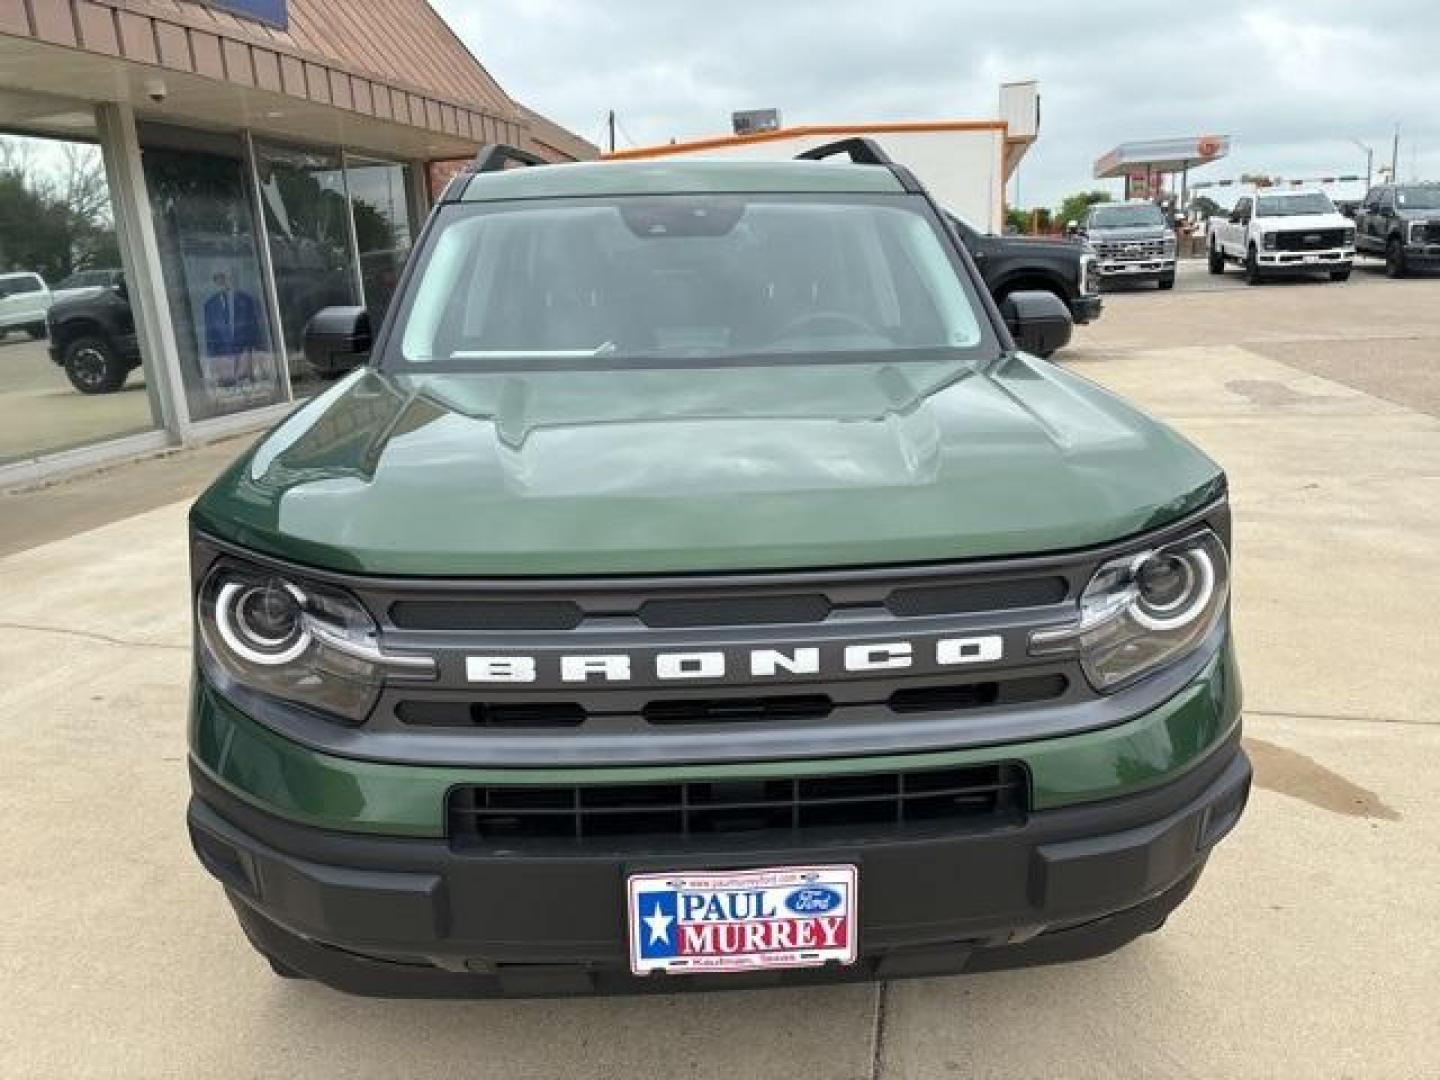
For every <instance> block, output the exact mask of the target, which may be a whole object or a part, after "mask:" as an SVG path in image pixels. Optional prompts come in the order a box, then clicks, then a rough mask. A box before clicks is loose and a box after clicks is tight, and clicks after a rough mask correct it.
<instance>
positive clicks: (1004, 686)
mask: <svg viewBox="0 0 1440 1080" xmlns="http://www.w3.org/2000/svg"><path fill="white" fill-rule="evenodd" d="M1069 685H1070V682H1069V680H1068V679H1067V678H1066V677H1065V676H1064V675H1063V674H1060V673H1057V672H1051V673H1048V674H1044V675H1027V676H1017V677H1014V678H1004V679H985V680H980V681H975V682H963V683H942V684H940V685H935V686H918V687H906V688H903V689H899V690H895V691H893V692H891V693H889V694H888V695H886V696H882V697H880V698H874V699H869V700H851V701H844V702H836V700H835V699H834V698H833V697H832V696H831V695H830V694H828V693H826V694H820V693H797V694H768V695H724V696H705V695H699V694H697V695H695V696H686V697H664V698H655V699H652V700H649V701H646V702H645V703H644V704H642V705H640V706H639V708H638V713H639V715H640V717H641V718H643V720H644V722H645V723H647V724H651V725H656V726H661V727H665V726H678V725H694V724H745V723H755V722H757V721H766V720H769V721H779V720H818V719H823V718H825V717H828V716H832V715H833V714H835V713H836V711H837V709H838V710H840V711H841V712H845V711H848V710H856V709H861V710H863V709H874V708H877V707H878V708H883V709H886V710H888V711H889V712H892V713H902V714H903V713H927V712H935V713H941V712H943V713H955V712H962V711H964V710H967V709H983V708H998V707H1003V706H1013V705H1027V704H1037V703H1040V702H1045V701H1054V700H1056V699H1058V698H1060V697H1062V696H1063V695H1064V694H1065V691H1066V690H1067V689H1068V688H1069ZM602 700H603V699H602ZM395 715H396V716H397V717H398V718H399V719H400V722H401V723H403V724H405V725H406V726H407V727H418V728H506V727H508V728H546V727H550V728H570V727H578V726H580V725H582V724H586V723H590V722H596V723H600V724H613V723H614V722H615V721H617V720H623V719H624V718H626V717H628V716H630V715H631V714H630V713H629V712H627V711H625V710H623V709H622V710H619V711H612V710H606V709H604V708H603V707H593V708H592V707H590V706H588V705H587V704H586V703H584V702H581V701H548V702H536V701H517V702H507V701H503V700H500V701H474V700H466V699H456V700H452V701H436V700H426V699H423V698H407V699H405V700H402V701H399V702H397V703H396V704H395Z"/></svg>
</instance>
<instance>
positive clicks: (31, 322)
mask: <svg viewBox="0 0 1440 1080" xmlns="http://www.w3.org/2000/svg"><path fill="white" fill-rule="evenodd" d="M49 308H50V290H49V289H48V288H47V287H46V286H45V279H44V278H42V277H41V276H40V275H39V274H31V273H28V272H22V273H15V274H0V337H4V336H5V335H6V334H8V333H9V332H10V331H11V330H23V331H24V332H25V333H27V334H29V335H30V336H31V337H32V338H36V339H37V340H38V339H39V338H42V337H44V336H45V312H46V311H48V310H49Z"/></svg>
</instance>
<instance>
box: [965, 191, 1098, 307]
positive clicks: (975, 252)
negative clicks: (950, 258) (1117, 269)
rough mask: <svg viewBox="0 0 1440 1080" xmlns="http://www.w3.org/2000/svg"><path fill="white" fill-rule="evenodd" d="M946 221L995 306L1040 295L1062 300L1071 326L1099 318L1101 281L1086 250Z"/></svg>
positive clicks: (1091, 254) (1064, 242)
mask: <svg viewBox="0 0 1440 1080" xmlns="http://www.w3.org/2000/svg"><path fill="white" fill-rule="evenodd" d="M945 217H946V218H947V219H948V220H949V222H950V227H951V228H952V229H954V230H955V233H956V235H957V236H959V238H960V242H961V243H962V244H964V245H965V249H966V250H967V251H969V252H970V257H971V258H972V259H974V260H975V266H976V268H977V269H978V270H979V271H980V276H981V277H982V278H984V279H985V287H986V288H988V289H989V290H990V295H991V296H993V297H995V302H996V303H997V304H1003V303H1004V302H1005V299H1006V298H1007V297H1008V296H1009V295H1010V294H1011V293H1014V292H1022V291H1031V290H1041V291H1044V292H1050V293H1054V294H1055V295H1056V296H1058V297H1059V298H1060V299H1061V300H1063V301H1064V302H1065V306H1066V307H1067V308H1069V309H1070V317H1071V319H1073V320H1074V321H1075V322H1076V323H1088V322H1093V321H1094V320H1096V319H1098V318H1099V317H1100V307H1101V299H1100V278H1099V274H1098V272H1097V270H1096V265H1095V254H1094V252H1092V251H1091V250H1090V248H1089V246H1088V245H1086V244H1083V243H1079V242H1077V241H1074V240H1048V239H1045V238H1044V237H1038V236H996V235H995V234H994V233H983V232H981V231H980V230H979V229H977V228H975V226H973V225H971V224H970V223H969V222H967V221H965V220H964V219H963V218H960V217H957V216H956V215H955V214H952V213H950V212H949V211H946V213H945Z"/></svg>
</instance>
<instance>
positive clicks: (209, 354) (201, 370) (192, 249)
mask: <svg viewBox="0 0 1440 1080" xmlns="http://www.w3.org/2000/svg"><path fill="white" fill-rule="evenodd" d="M141 149H142V160H143V162H144V167H145V183H146V186H147V188H148V189H149V193H150V210H151V214H152V216H153V217H154V220H155V239H156V241H157V243H158V245H159V248H160V265H161V272H162V275H163V277H164V280H165V291H166V294H167V296H168V298H169V301H170V319H171V322H172V323H173V324H174V328H175V343H176V346H177V349H178V352H179V358H180V370H181V378H182V380H183V385H184V391H185V397H186V400H187V402H188V404H189V409H190V416H191V418H192V419H195V420H204V419H207V418H210V417H215V416H224V415H226V414H229V413H235V412H241V411H243V410H245V409H253V408H257V407H260V406H263V405H273V404H277V403H279V402H282V401H285V400H286V399H287V397H288V394H287V392H286V388H285V385H284V370H283V366H284V365H283V361H282V358H281V356H280V354H279V352H278V350H277V349H276V347H275V336H274V334H273V332H272V328H271V326H270V314H269V305H268V304H267V303H266V301H265V288H264V284H263V279H262V277H261V269H260V250H259V243H258V240H257V237H256V229H255V215H254V212H253V210H252V206H251V202H250V197H249V191H250V189H249V185H248V183H247V179H246V174H247V172H248V168H247V167H246V164H245V161H244V155H243V153H242V150H241V144H240V140H239V139H238V138H235V139H232V138H229V137H224V136H218V135H213V136H212V135H202V134H201V133H199V132H194V131H173V132H172V131H169V130H167V129H162V128H159V127H158V126H155V125H146V126H145V127H144V128H142V130H141Z"/></svg>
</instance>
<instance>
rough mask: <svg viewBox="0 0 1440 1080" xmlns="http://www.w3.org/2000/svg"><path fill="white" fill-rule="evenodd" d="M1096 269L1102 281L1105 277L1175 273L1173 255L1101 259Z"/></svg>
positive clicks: (1151, 275) (1163, 275)
mask: <svg viewBox="0 0 1440 1080" xmlns="http://www.w3.org/2000/svg"><path fill="white" fill-rule="evenodd" d="M1097 269H1098V270H1099V272H1100V279H1101V280H1102V281H1104V280H1106V279H1107V278H1110V279H1118V278H1134V277H1141V278H1143V277H1165V276H1166V275H1168V274H1174V273H1175V256H1173V255H1166V256H1162V257H1157V258H1153V259H1101V260H1100V262H1099V264H1098V266H1097Z"/></svg>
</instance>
